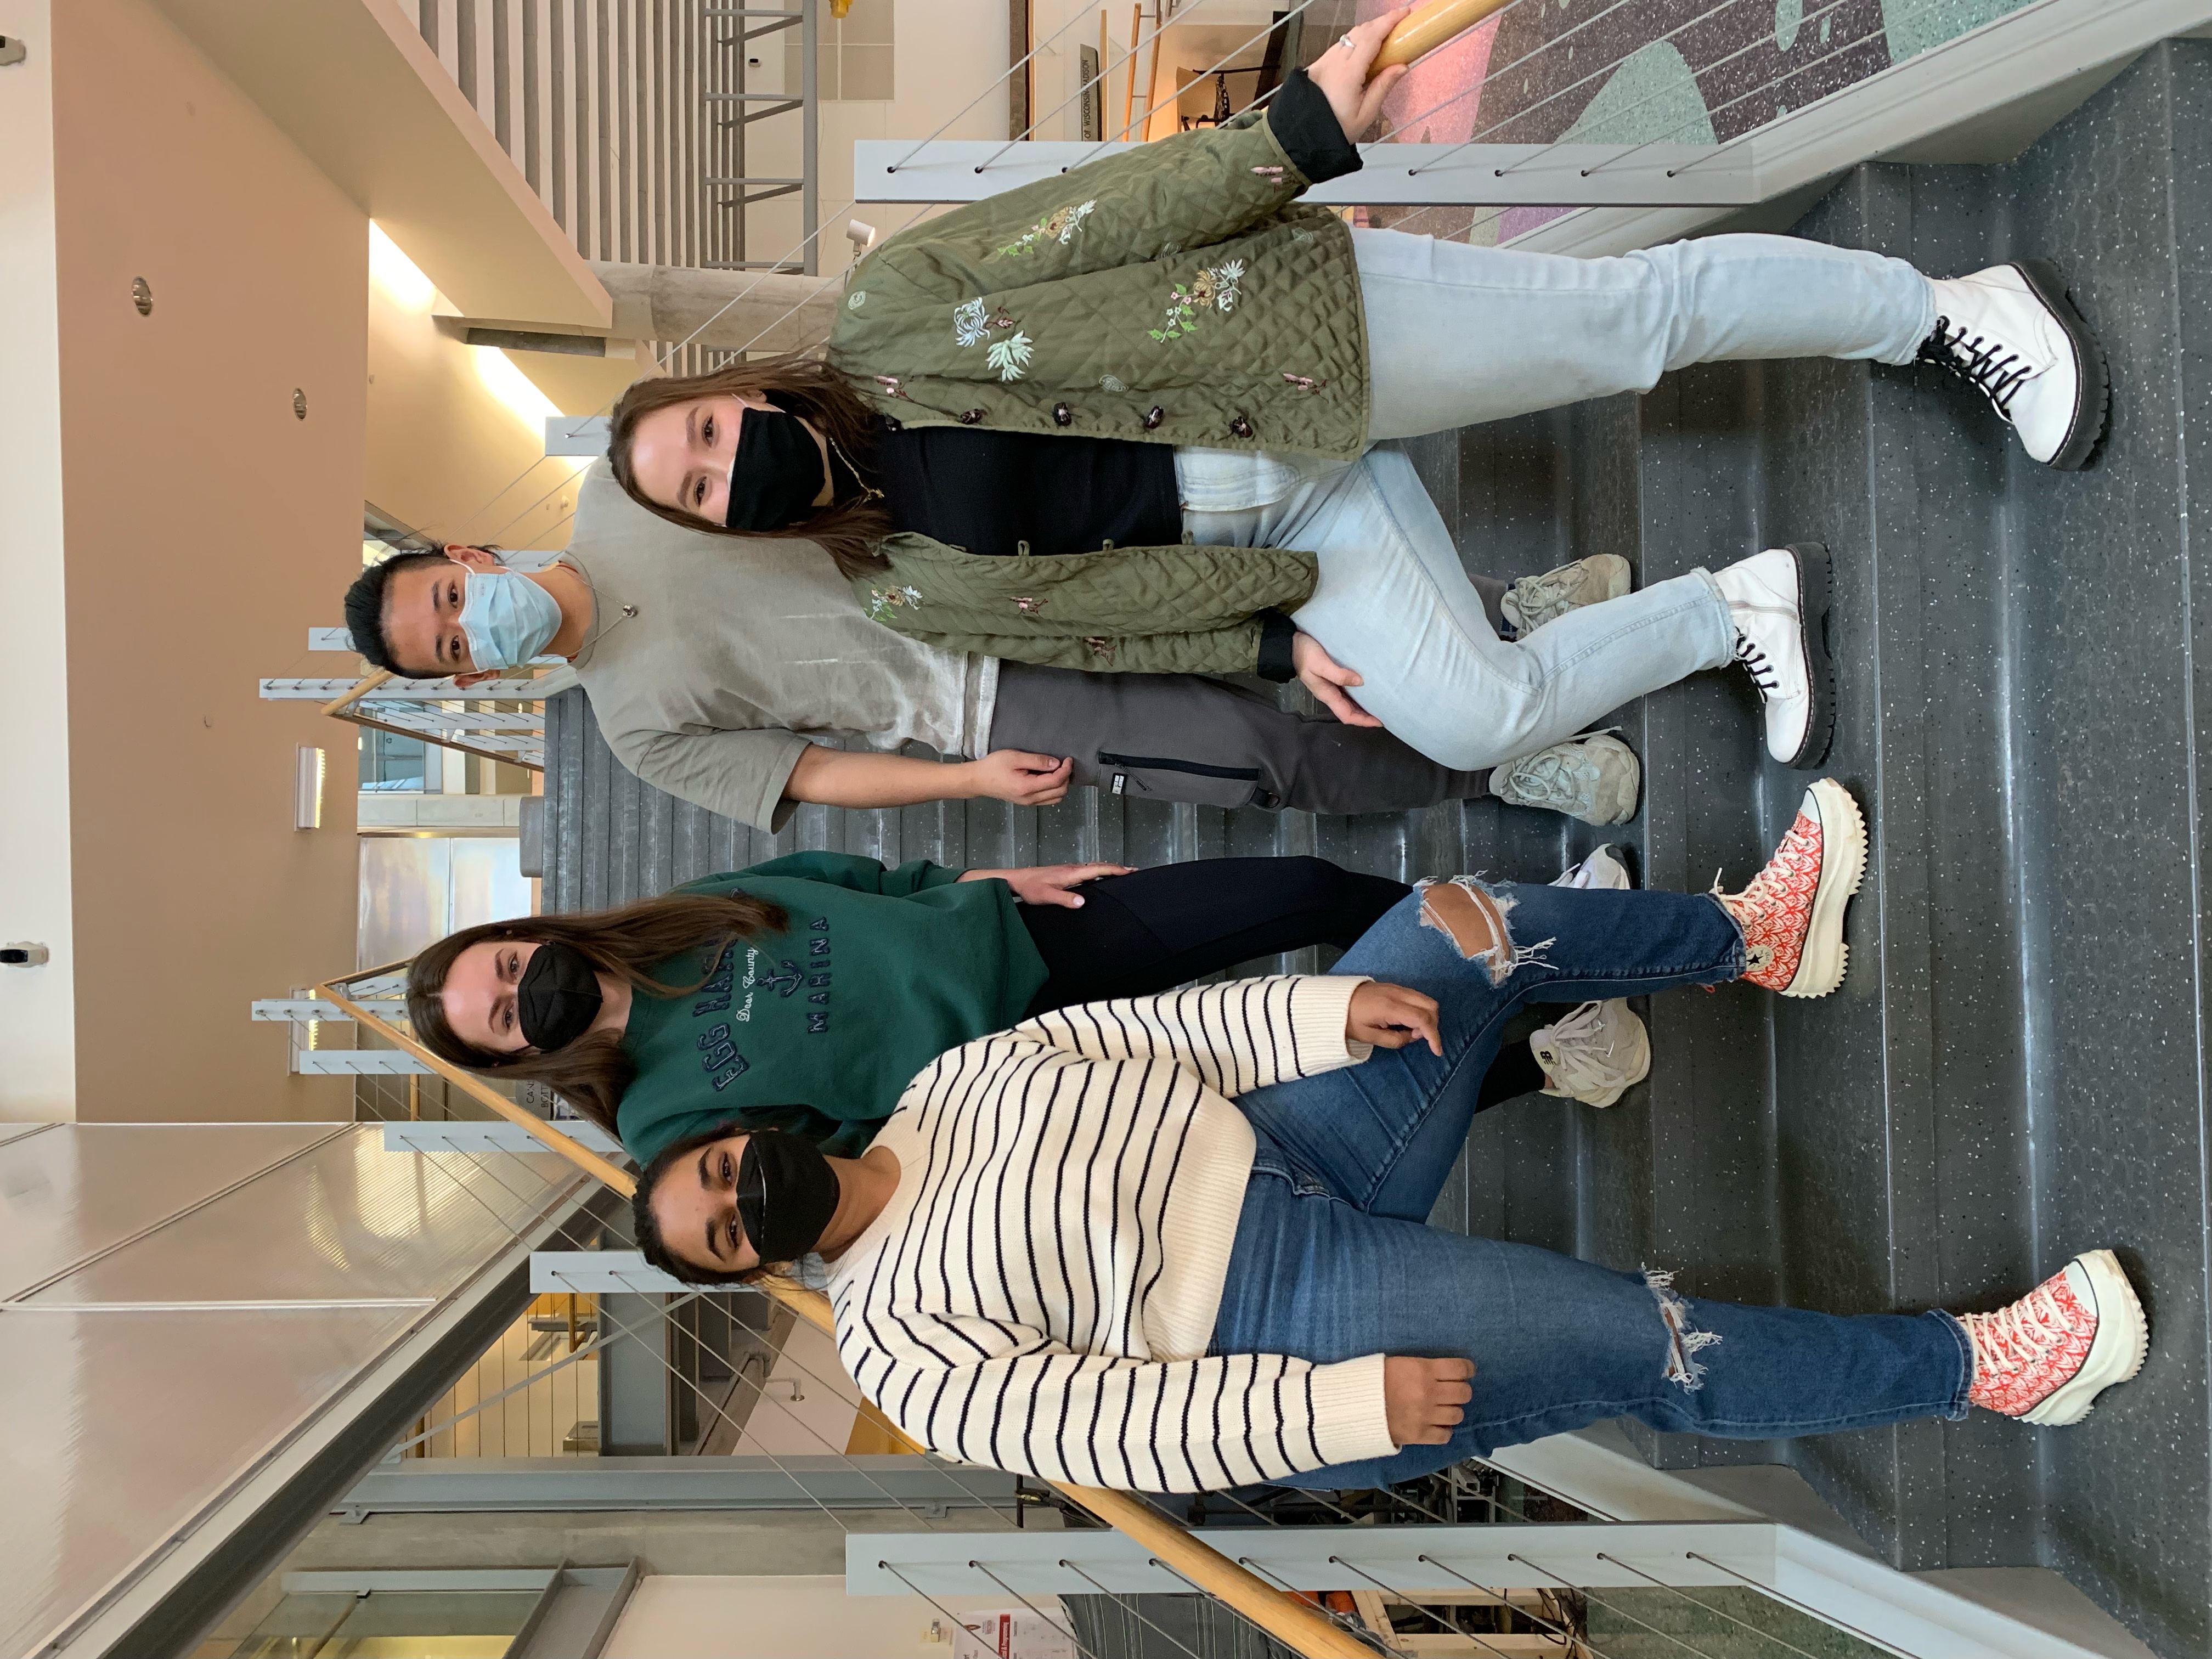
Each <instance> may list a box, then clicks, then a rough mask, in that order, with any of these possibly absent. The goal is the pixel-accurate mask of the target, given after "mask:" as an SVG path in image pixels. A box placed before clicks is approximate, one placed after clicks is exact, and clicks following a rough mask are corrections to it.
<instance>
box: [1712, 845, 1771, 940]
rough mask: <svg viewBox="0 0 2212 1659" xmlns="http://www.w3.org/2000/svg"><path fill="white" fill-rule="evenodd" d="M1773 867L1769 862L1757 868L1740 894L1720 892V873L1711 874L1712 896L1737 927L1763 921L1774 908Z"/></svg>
mask: <svg viewBox="0 0 2212 1659" xmlns="http://www.w3.org/2000/svg"><path fill="white" fill-rule="evenodd" d="M1774 884H1775V877H1774V865H1773V862H1772V861H1771V860H1770V861H1768V862H1767V863H1766V864H1765V865H1762V866H1760V867H1759V873H1758V874H1757V875H1755V876H1753V878H1751V880H1750V881H1749V882H1748V883H1747V884H1745V886H1744V890H1742V891H1741V892H1740V893H1728V892H1723V891H1722V890H1721V872H1720V871H1718V870H1716V871H1714V872H1713V885H1712V896H1714V897H1715V898H1717V899H1718V900H1719V901H1720V902H1721V906H1722V908H1723V909H1725V910H1727V911H1728V913H1729V915H1732V916H1734V917H1735V919H1736V925H1737V926H1738V927H1744V926H1746V925H1747V924H1748V923H1751V922H1755V921H1764V920H1765V918H1766V916H1767V915H1769V914H1770V913H1771V912H1772V911H1773V910H1774V909H1775V908H1776V897H1777V895H1776V893H1775V890H1774Z"/></svg>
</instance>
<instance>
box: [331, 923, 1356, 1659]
mask: <svg viewBox="0 0 2212 1659" xmlns="http://www.w3.org/2000/svg"><path fill="white" fill-rule="evenodd" d="M405 965H406V964H405V963H386V964H385V965H383V966H382V967H379V968H374V969H359V970H357V971H356V972H355V973H354V974H352V975H349V976H347V978H344V979H339V980H336V981H326V982H325V983H324V984H321V985H318V986H317V987H315V994H316V995H317V996H318V997H321V998H323V999H325V1000H327V1001H330V1002H332V1003H335V1004H337V1006H338V1007H340V1008H342V1009H343V1010H344V1011H345V1013H346V1016H347V1018H349V1019H351V1020H353V1021H354V1022H355V1023H356V1024H359V1025H362V1026H365V1027H367V1028H368V1030H373V1031H374V1032H376V1033H377V1035H379V1036H382V1037H384V1038H385V1039H386V1040H387V1041H388V1042H392V1043H393V1044H395V1045H396V1046H398V1048H401V1049H402V1050H404V1052H405V1053H407V1054H412V1055H413V1056H414V1057H415V1058H416V1059H417V1060H421V1061H422V1063H423V1064H424V1065H426V1066H428V1067H429V1068H430V1069H431V1070H432V1071H434V1072H435V1073H437V1074H438V1075H439V1076H440V1077H442V1078H444V1079H446V1080H447V1082H448V1083H454V1084H458V1085H460V1087H461V1088H462V1090H464V1091H465V1092H466V1093H467V1094H468V1095H469V1097H471V1099H474V1100H477V1101H480V1102H482V1103H483V1104H484V1105H486V1106H489V1107H490V1108H491V1109H492V1110H493V1111H495V1112H497V1113H498V1114H499V1115H501V1117H503V1118H505V1119H507V1121H509V1122H511V1123H519V1124H520V1125H521V1126H522V1127H524V1128H526V1129H527V1130H528V1131H529V1132H530V1133H532V1134H533V1135H536V1136H537V1137H538V1139H540V1140H542V1141H544V1143H545V1146H546V1150H547V1151H549V1152H557V1153H559V1154H560V1155H561V1156H562V1158H567V1159H568V1161H569V1162H570V1163H571V1164H574V1165H575V1166H576V1167H577V1168H578V1169H580V1170H583V1171H584V1173H585V1174H586V1175H588V1176H592V1177H593V1178H594V1179H595V1180H598V1181H600V1182H605V1184H606V1185H607V1186H609V1187H611V1188H614V1190H615V1191H617V1192H618V1193H620V1194H622V1195H623V1197H624V1198H629V1197H631V1196H632V1195H634V1194H635V1193H636V1191H637V1177H636V1176H633V1175H631V1174H630V1173H629V1171H628V1170H623V1169H621V1168H618V1167H617V1165H615V1164H612V1163H611V1162H609V1161H608V1160H607V1159H606V1158H602V1157H601V1156H600V1155H599V1153H597V1152H593V1151H592V1150H591V1149H590V1148H589V1147H588V1146H584V1145H582V1144H581V1143H580V1142H578V1141H574V1140H571V1139H569V1138H568V1136H567V1135H564V1134H562V1133H561V1132H560V1130H558V1129H557V1128H556V1127H554V1126H553V1125H552V1124H550V1123H549V1122H547V1121H545V1120H544V1118H542V1117H539V1116H538V1115H536V1114H535V1113H533V1112H530V1111H526V1110H525V1109H523V1108H522V1107H520V1106H518V1105H517V1104H516V1103H514V1102H513V1101H511V1100H509V1099H508V1098H507V1097H506V1096H505V1095H502V1094H501V1093H500V1092H499V1091H497V1090H496V1089H494V1088H492V1087H491V1086H490V1085H489V1084H487V1083H485V1082H484V1081H483V1079H481V1078H479V1077H477V1076H476V1075H475V1074H474V1073H470V1072H467V1071H464V1070H463V1069H462V1068H461V1067H459V1066H453V1065H450V1064H448V1063H447V1061H445V1060H441V1059H439V1058H438V1056H437V1055H435V1054H432V1053H431V1052H430V1051H429V1050H428V1048H424V1047H423V1046H422V1044H421V1043H419V1042H416V1040H415V1039H414V1038H413V1037H412V1036H410V1035H408V1034H407V1033H406V1032H404V1031H403V1030H400V1029H399V1028H398V1026H396V1025H393V1024H391V1022H389V1021H388V1020H386V1019H384V1018H380V1016H378V1015H377V1014H375V1013H374V1012H371V1011H370V1010H368V1008H366V1007H364V1006H362V1005H361V1004H360V1003H358V1002H356V1001H355V1000H353V999H352V998H350V997H349V996H347V995H346V994H344V993H343V992H342V991H340V990H338V989H337V986H339V985H343V984H347V983H349V982H350V981H352V980H354V979H363V978H368V977H369V976H371V975H376V974H388V973H391V972H392V971H393V969H397V968H402V967H404V966H405ZM757 1288H758V1289H760V1290H762V1291H765V1292H766V1293H767V1294H768V1295H769V1296H770V1297H774V1298H775V1300H776V1301H778V1302H780V1303H781V1304H783V1305H784V1306H785V1307H787V1308H789V1309H790V1310H792V1311H793V1313H795V1314H797V1315H798V1316H799V1317H800V1318H801V1319H804V1320H805V1322H807V1323H808V1324H810V1325H811V1326H813V1327H814V1328H815V1329H817V1331H820V1332H821V1333H822V1334H823V1335H824V1336H827V1337H828V1338H829V1340H830V1343H831V1345H832V1346H835V1345H836V1340H837V1330H836V1320H835V1319H834V1318H833V1317H832V1316H831V1314H830V1311H829V1297H826V1296H824V1295H823V1294H822V1292H821V1291H810V1290H808V1289H807V1288H806V1287H805V1286H804V1285H799V1284H797V1283H795V1282H793V1280H791V1279H785V1278H782V1277H781V1276H780V1275H776V1274H770V1275H769V1276H768V1277H766V1278H765V1279H761V1280H759V1281H757ZM915 1449H916V1450H917V1451H919V1450H921V1449H922V1448H921V1447H919V1446H917V1447H915ZM1049 1484H1050V1486H1052V1489H1053V1490H1054V1492H1059V1493H1060V1495H1061V1496H1062V1497H1064V1498H1068V1499H1070V1500H1071V1501H1072V1502H1073V1503H1076V1504H1080V1505H1082V1507H1083V1508H1085V1509H1086V1510H1090V1511H1091V1514H1093V1515H1095V1516H1097V1517H1098V1518H1099V1519H1100V1520H1101V1521H1103V1522H1105V1523H1106V1524H1107V1525H1108V1526H1109V1527H1113V1528H1115V1529H1116V1530H1118V1531H1120V1532H1122V1533H1125V1534H1127V1535H1128V1536H1129V1537H1131V1538H1133V1539H1134V1540H1136V1541H1137V1542H1138V1543H1139V1544H1141V1545H1143V1546H1144V1547H1146V1549H1148V1550H1150V1551H1151V1552H1152V1553H1153V1554H1154V1555H1156V1556H1158V1558H1159V1559H1160V1560H1161V1561H1162V1562H1163V1563H1164V1564H1165V1565H1167V1566H1169V1567H1170V1568H1172V1569H1174V1570H1175V1571H1176V1572H1179V1573H1181V1574H1182V1576H1183V1577H1185V1578H1187V1579H1188V1580H1189V1581H1190V1582H1191V1583H1194V1584H1195V1585H1197V1586H1198V1587H1199V1589H1201V1590H1203V1591H1205V1592H1206V1594H1207V1595H1212V1596H1213V1597H1215V1598H1216V1599H1218V1600H1219V1601H1223V1602H1225V1604H1227V1605H1228V1606H1229V1607H1232V1608H1234V1609H1235V1610H1236V1611H1237V1613H1242V1614H1243V1616H1244V1617H1245V1618H1247V1619H1249V1620H1251V1621H1252V1622H1253V1623H1254V1624H1255V1625H1257V1626H1260V1628H1261V1629H1262V1630H1264V1631H1266V1632H1267V1634H1268V1635H1270V1636H1272V1637H1273V1638H1275V1639H1276V1640H1277V1641H1279V1642H1280V1643H1281V1644H1283V1645H1284V1646H1285V1647H1286V1648H1288V1649H1290V1650H1291V1651H1292V1652H1293V1653H1297V1654H1302V1655H1304V1656H1305V1659H1374V1650H1373V1649H1371V1648H1370V1647H1369V1646H1368V1645H1367V1644H1364V1643H1363V1642H1361V1641H1359V1640H1358V1639H1357V1638H1354V1637H1352V1636H1351V1635H1350V1634H1349V1633H1347V1632H1346V1631H1345V1630H1343V1629H1342V1628H1341V1627H1340V1626H1337V1625H1335V1624H1333V1623H1332V1622H1330V1620H1328V1617H1327V1616H1326V1615H1324V1614H1323V1613H1321V1612H1320V1611H1318V1610H1317V1609H1316V1608H1315V1607H1312V1606H1311V1605H1310V1604H1309V1603H1307V1602H1304V1601H1299V1600H1298V1599H1297V1597H1295V1596H1291V1595H1284V1594H1283V1592H1282V1591H1280V1590H1279V1589H1276V1588H1275V1587H1274V1586H1273V1585H1272V1584H1270V1583H1267V1581H1266V1580H1265V1579H1263V1578H1261V1577H1259V1576H1258V1575H1257V1574H1255V1573H1253V1572H1250V1571H1247V1570H1246V1569H1245V1568H1243V1567H1241V1566H1239V1565H1237V1563H1236V1562H1234V1561H1231V1559H1229V1558H1228V1557H1227V1556H1225V1555H1224V1554H1222V1553H1220V1552H1219V1551H1218V1550H1216V1549H1214V1548H1213V1547H1212V1546H1211V1545H1208V1544H1206V1543H1204V1542H1202V1541H1200V1540H1199V1539H1198V1538H1196V1537H1194V1536H1193V1535H1192V1534H1191V1533H1190V1531H1189V1529H1188V1528H1185V1527H1183V1526H1182V1525H1181V1524H1180V1523H1179V1522H1176V1521H1173V1520H1171V1519H1170V1518H1169V1517H1168V1516H1164V1515H1162V1514H1161V1513H1160V1512H1159V1511H1158V1510H1156V1509H1154V1508H1153V1507H1152V1505H1151V1504H1147V1503H1146V1502H1145V1501H1144V1499H1142V1498H1134V1497H1132V1496H1131V1495H1130V1494H1129V1493H1127V1492H1111V1491H1109V1490H1108V1489H1106V1488H1105V1487H1103V1486H1075V1485H1073V1484H1071V1483H1069V1482H1067V1481H1065V1480H1054V1481H1052V1482H1050V1483H1049Z"/></svg>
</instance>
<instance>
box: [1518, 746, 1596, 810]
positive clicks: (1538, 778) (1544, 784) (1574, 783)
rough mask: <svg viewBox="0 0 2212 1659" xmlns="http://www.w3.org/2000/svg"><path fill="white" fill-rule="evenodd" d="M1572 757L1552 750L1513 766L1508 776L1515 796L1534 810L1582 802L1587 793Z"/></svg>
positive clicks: (1559, 750) (1557, 750) (1544, 751)
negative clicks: (1533, 807) (1536, 807)
mask: <svg viewBox="0 0 2212 1659" xmlns="http://www.w3.org/2000/svg"><path fill="white" fill-rule="evenodd" d="M1579 772H1580V768H1579V767H1577V765H1576V763H1575V761H1574V759H1573V757H1571V756H1570V755H1567V754H1565V753H1563V752H1562V751H1561V749H1559V748H1553V749H1547V750H1543V751H1542V752H1541V754H1535V755H1531V756H1529V757H1528V758H1527V759H1525V760H1518V761H1516V762H1514V763H1513V769H1512V771H1511V772H1510V773H1509V774H1507V776H1508V778H1509V780H1510V782H1511V784H1512V787H1513V793H1515V794H1516V795H1518V796H1519V797H1520V798H1521V799H1522V800H1524V801H1526V802H1528V804H1529V805H1532V806H1559V805H1567V804H1570V803H1573V802H1577V801H1579V800H1581V799H1582V798H1583V795H1584V794H1585V793H1588V792H1587V791H1586V790H1585V789H1584V788H1583V782H1582V779H1581V777H1580V776H1579Z"/></svg>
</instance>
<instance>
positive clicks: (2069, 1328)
mask: <svg viewBox="0 0 2212 1659" xmlns="http://www.w3.org/2000/svg"><path fill="white" fill-rule="evenodd" d="M1959 1322H1960V1324H1961V1325H1964V1326H1965V1327H1966V1335H1967V1337H1968V1339H1969V1340H1971V1341H1972V1344H1973V1349H1974V1378H1973V1382H1972V1385H1971V1386H1970V1387H1969V1388H1968V1389H1967V1392H1966V1403H1967V1404H1968V1405H1970V1406H1982V1407H1987V1408H1988V1409H1989V1410H1990V1411H1993V1412H2002V1413H2004V1415H2006V1416H2007V1417H2017V1418H2019V1419H2021V1421H2022V1422H2026V1423H2051V1424H2065V1423H2079V1422H2080V1421H2081V1419H2083V1418H2085V1417H2087V1415H2088V1414H2089V1407H2091V1406H2092V1405H2093V1403H2095V1401H2096V1398H2097V1396H2098V1395H2099V1394H2100V1393H2101V1392H2103V1391H2104V1390H2105V1389H2109V1388H2111V1387H2112V1384H2113V1383H2124V1382H2126V1381H2127V1380H2128V1379H2129V1378H2130V1377H2131V1376H2134V1375H2135V1374H2136V1372H2137V1371H2139V1370H2142V1364H2143V1356H2144V1354H2145V1353H2146V1352H2148V1350H2149V1346H2150V1327H2149V1325H2148V1323H2147V1322H2145V1320H2144V1318H2143V1310H2142V1302H2141V1301H2139V1300H2138V1299H2137V1298H2136V1291H2135V1286H2134V1285H2130V1284H2129V1283H2128V1276H2127V1275H2126V1274H2125V1273H2123V1272H2121V1271H2120V1263H2119V1258H2118V1257H2117V1256H2115V1255H2113V1254H2112V1252H2111V1251H2110V1250H2087V1251H2085V1252H2083V1253H2082V1254H2081V1255H2077V1256H2075V1258H2074V1259H2073V1260H2072V1261H2069V1262H2068V1263H2067V1264H2066V1265H2065V1267H2062V1268H2061V1269H2059V1271H2058V1272H2057V1273H2053V1274H2052V1275H2051V1277H2050V1278H2048V1279H2045V1280H2044V1281H2043V1283H2041V1284H2040V1285H2037V1286H2036V1287H2035V1288H2034V1289H2033V1290H2032V1291H2029V1292H2028V1293H2027V1295H2026V1296H2024V1297H2021V1299H2020V1300H2019V1301H2017V1302H2015V1303H2012V1304H2008V1305H2007V1306H2005V1307H2002V1308H1999V1309H1998V1310H1996V1312H1995V1313H1985V1314H1961V1315H1960V1316H1959Z"/></svg>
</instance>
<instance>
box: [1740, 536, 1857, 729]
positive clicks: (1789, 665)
mask: <svg viewBox="0 0 2212 1659" xmlns="http://www.w3.org/2000/svg"><path fill="white" fill-rule="evenodd" d="M1713 580H1715V581H1716V582H1717V583H1718V584H1719V585H1720V590H1721V594H1722V597H1723V598H1724V599H1727V600H1728V608H1729V621H1731V622H1732V623H1735V659H1736V660H1737V661H1738V662H1740V663H1741V664H1742V665H1744V667H1745V669H1746V670H1747V671H1749V673H1750V675H1751V679H1752V684H1754V685H1756V686H1757V687H1758V688H1759V697H1760V699H1761V700H1762V701H1763V702H1765V705H1766V752H1767V753H1768V754H1770V755H1771V756H1773V757H1774V758H1775V759H1777V760H1778V761H1780V762H1781V763H1783V764H1784V766H1794V767H1800V768H1808V767H1814V766H1817V765H1819V764H1820V760H1821V757H1823V756H1825V755H1826V753H1827V752H1828V740H1829V739H1830V738H1832V736H1833V735H1834V734H1835V729H1836V698H1835V686H1836V670H1835V665H1834V664H1833V663H1832V661H1831V660H1830V659H1829V656H1828V630H1827V617H1828V550H1827V549H1826V548H1824V547H1821V546H1820V545H1819V544H1817V543H1813V542H1803V543H1800V544H1796V545H1795V546H1792V547H1777V548H1771V549H1769V550H1767V551H1766V552H1764V553H1755V554H1753V556H1751V557H1750V558H1747V559H1745V560H1743V561H1742V562H1741V563H1737V564H1732V565H1730V566H1729V567H1728V568H1727V569H1725V570H1722V571H1718V572H1716V573H1715V574H1714V576H1713Z"/></svg>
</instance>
